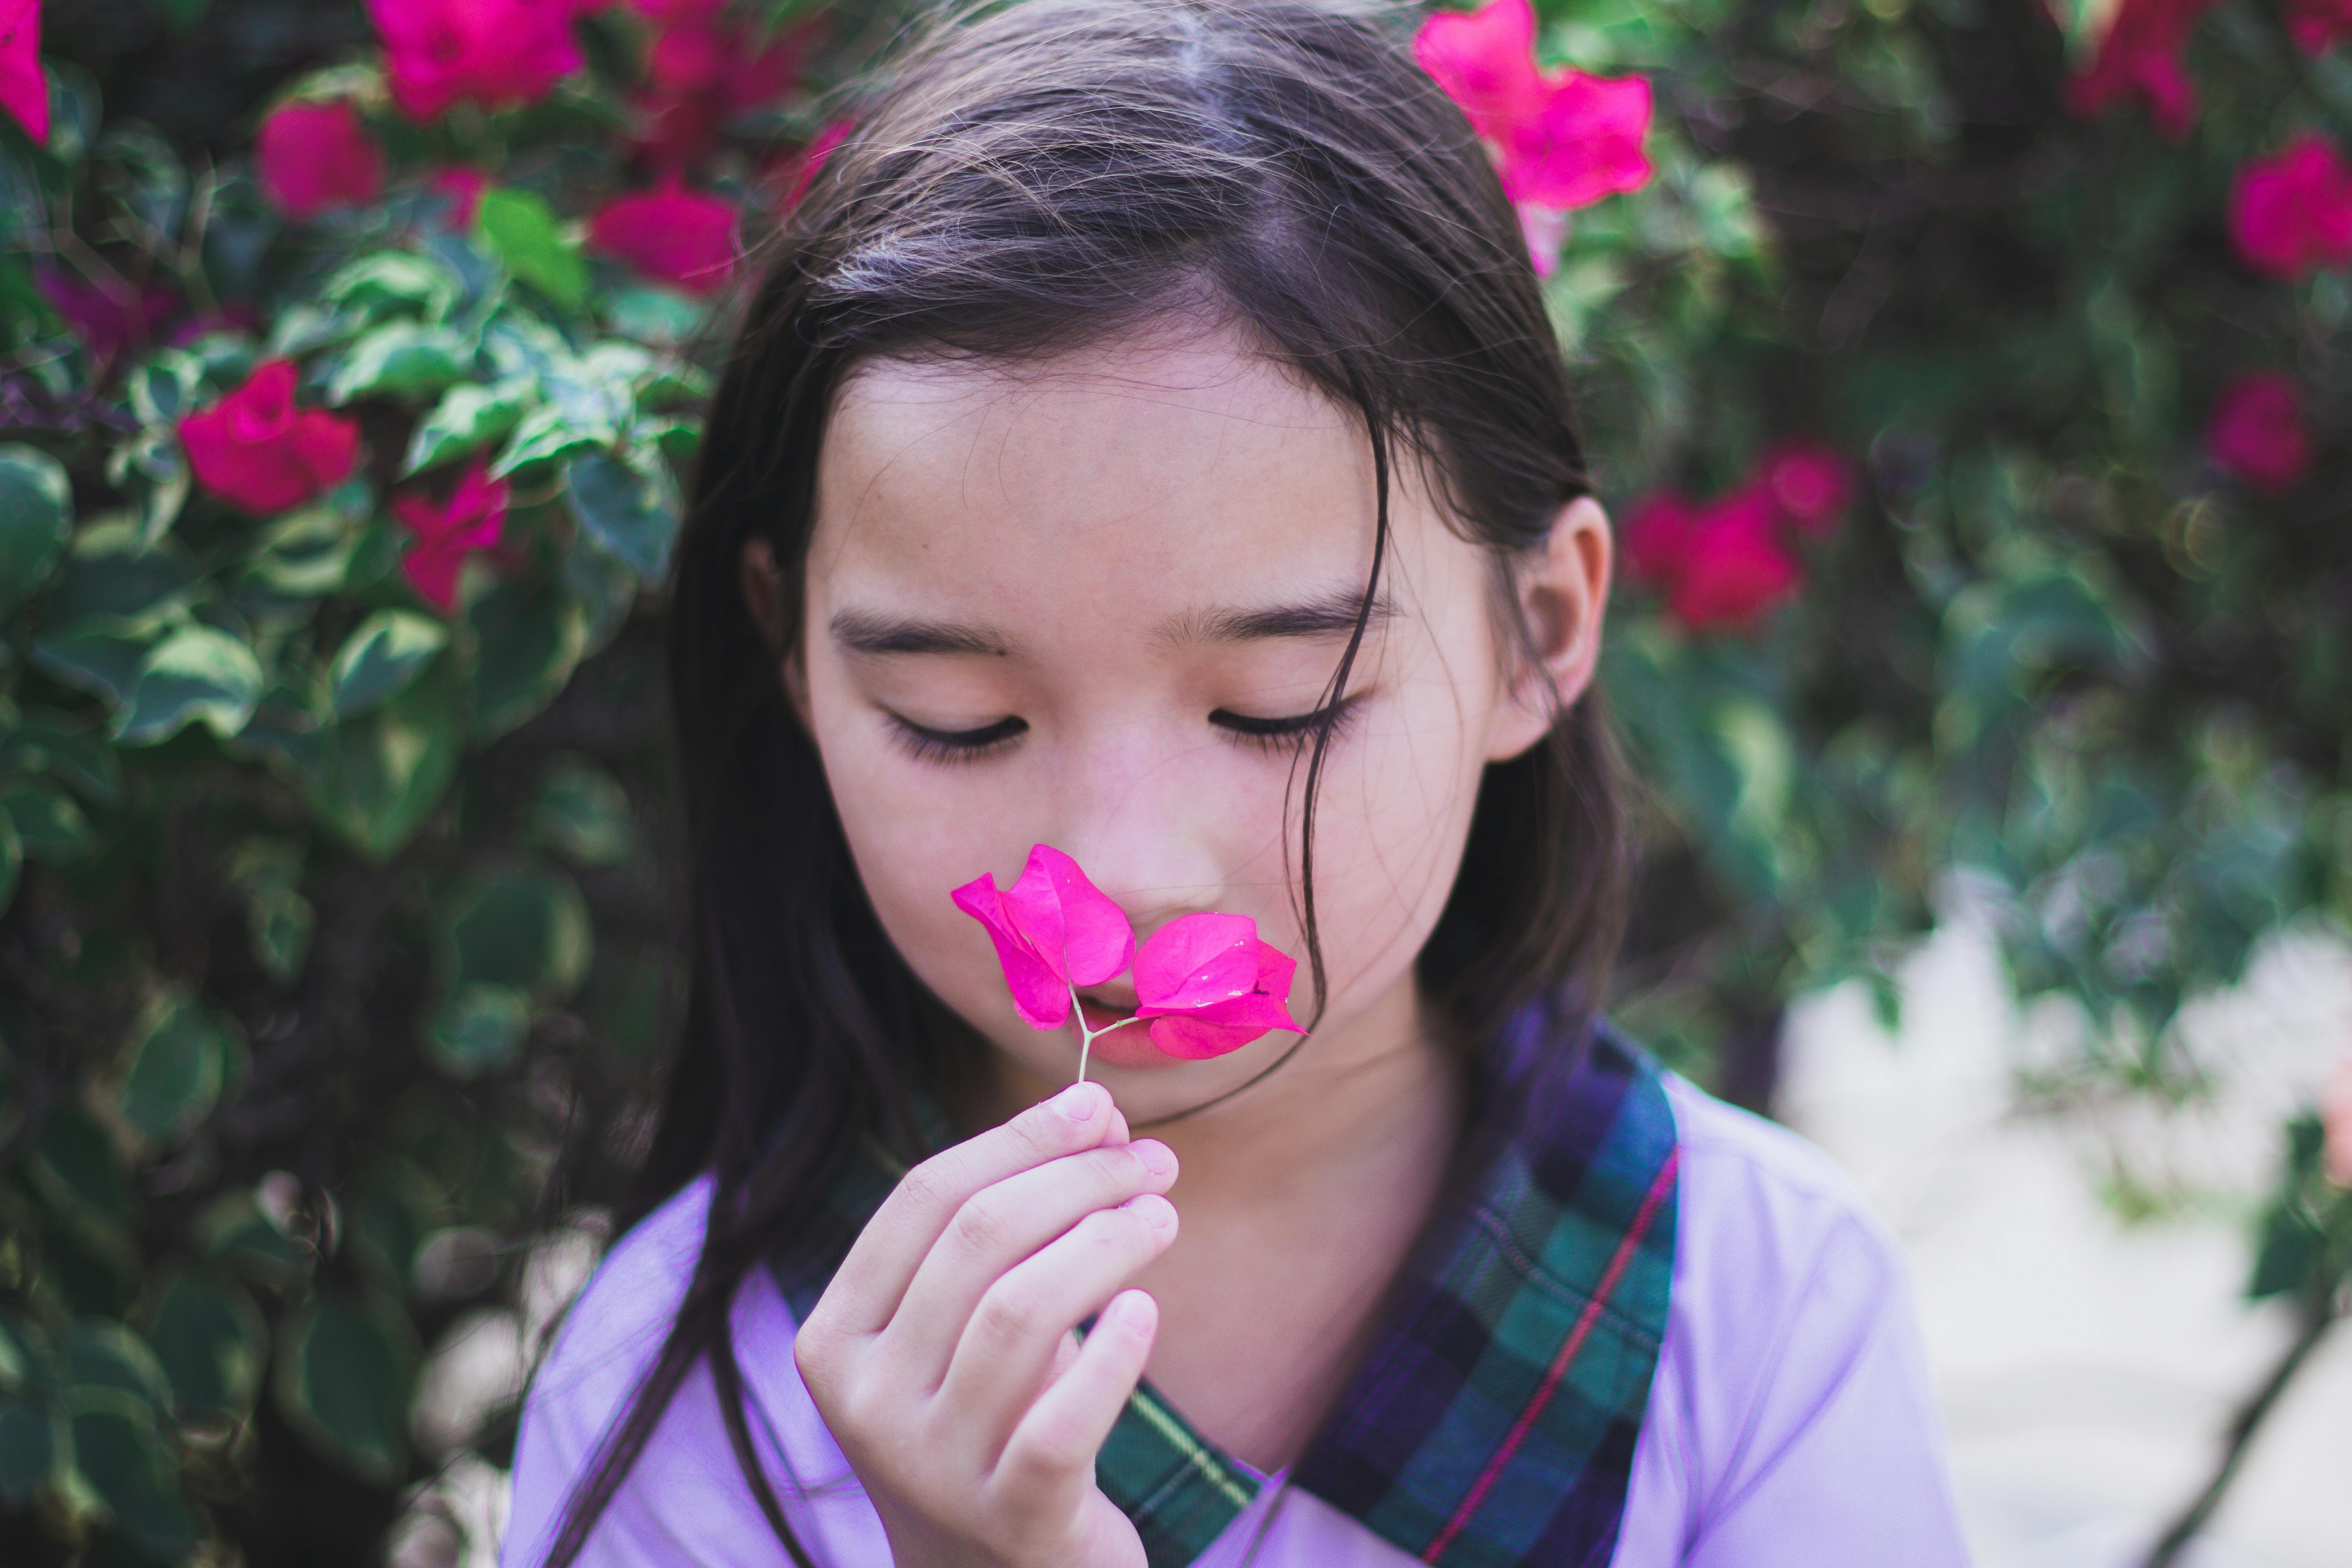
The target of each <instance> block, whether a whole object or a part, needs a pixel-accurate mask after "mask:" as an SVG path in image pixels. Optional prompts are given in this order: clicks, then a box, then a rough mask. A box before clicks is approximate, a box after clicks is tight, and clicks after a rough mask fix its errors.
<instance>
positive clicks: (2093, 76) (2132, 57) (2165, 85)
mask: <svg viewBox="0 0 2352 1568" xmlns="http://www.w3.org/2000/svg"><path fill="white" fill-rule="evenodd" d="M2213 3H2214V0H2123V4H2122V5H2119V6H2118V7H2116V14H2115V17H2114V19H2113V21H2111V22H2110V23H2109V24H2108V26H2107V31H2106V36H2105V37H2103V38H2101V39H2100V40H2099V45H2098V47H2097V49H2096V51H2095V53H2094V54H2093V55H2092V57H2091V63H2090V65H2089V67H2088V68H2085V69H2084V71H2083V72H2082V73H2081V74H2080V75H2078V76H2076V77H2075V78H2074V80H2073V81H2071V82H2069V83H2068V84H2067V102H2068V104H2069V105H2070V106H2071V107H2072V108H2073V109H2074V112H2075V113H2077V114H2080V115H2084V116H2085V117H2088V116H2092V115H2097V114H2103V113H2105V111H2106V110H2109V109H2111V108H2113V107H2114V106H2115V105H2116V103H2118V102H2120V101H2122V100H2125V99H2126V98H2135V97H2136V98H2138V99H2139V100H2142V101H2143V102H2145V103H2146V104H2147V112H2148V118H2149V119H2151V120H2153V121H2156V127H2157V129H2158V131H2160V132H2163V133H2164V134H2165V135H2167V136H2168V137H2170V138H2171V139H2172V140H2173V141H2176V142H2178V141H2179V140H2180V139H2181V138H2183V137H2185V136H2187V135H2188V134H2189V127H2190V126H2191V125H2193V124H2195V123H2196V121H2197V89H2196V88H2195V87H2194V86H2193V85H2192V84H2191V83H2190V81H2189V72H2188V69H2187V68H2185V67H2184V66H2183V65H2182V64H2181V56H2182V54H2183V52H2184V51H2186V50H2187V48H2188V47H2189V34H2190V33H2192V32H2194V31H2196V28H2197V19H2198V17H2200V16H2202V15H2203V14H2204V12H2205V10H2206V9H2207V7H2209V6H2210V5H2212V4H2213Z"/></svg>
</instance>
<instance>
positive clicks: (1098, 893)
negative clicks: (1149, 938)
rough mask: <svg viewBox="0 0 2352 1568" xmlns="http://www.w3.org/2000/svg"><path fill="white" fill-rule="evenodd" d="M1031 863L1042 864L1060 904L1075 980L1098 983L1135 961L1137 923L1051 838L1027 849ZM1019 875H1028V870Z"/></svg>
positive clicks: (1065, 955)
mask: <svg viewBox="0 0 2352 1568" xmlns="http://www.w3.org/2000/svg"><path fill="white" fill-rule="evenodd" d="M1029 864H1030V865H1031V866H1032V867H1037V868H1043V870H1044V872H1045V879H1046V880H1047V882H1048V883H1049V884H1050V885H1051V887H1052V888H1053V890H1054V897H1055V903H1056V904H1057V905H1058V906H1059V909H1060V913H1061V925H1062V949H1061V952H1062V959H1063V965H1062V967H1063V969H1064V970H1065V972H1066V973H1067V974H1068V976H1069V978H1070V980H1071V981H1072V982H1073V983H1074V984H1079V985H1099V984H1102V983H1103V982H1104V981H1106V980H1108V979H1109V978H1110V977H1111V976H1112V975H1114V974H1118V973H1121V972H1122V971H1124V970H1125V969H1126V968H1127V966H1128V965H1129V963H1133V962H1134V961H1135V927H1134V926H1132V925H1130V924H1129V922H1128V919H1127V911H1126V910H1122V909H1120V908H1119V907H1118V904H1116V903H1114V902H1113V901H1112V900H1111V898H1110V895H1109V894H1108V893H1105V892H1104V891H1103V890H1102V889H1099V888H1097V887H1096V886H1095V885H1094V883H1093V882H1092V881H1090V880H1088V879H1087V874H1086V873H1085V872H1084V871H1082V870H1080V869H1079V868H1078V863H1077V862H1076V860H1073V859H1071V858H1069V857H1068V856H1067V855H1065V854H1063V853H1062V852H1061V851H1060V850H1058V849H1056V848H1055V847H1053V846H1052V845H1050V844H1040V845H1037V846H1036V847H1034V848H1032V849H1031V850H1030V851H1029ZM1021 879H1022V880H1023V881H1024V882H1026V881H1027V880H1028V879H1029V874H1028V872H1027V871H1024V872H1023V873H1022V877H1021Z"/></svg>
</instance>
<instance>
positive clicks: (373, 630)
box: [329, 610, 449, 719]
mask: <svg viewBox="0 0 2352 1568" xmlns="http://www.w3.org/2000/svg"><path fill="white" fill-rule="evenodd" d="M448 642H449V628H448V627H447V626H444V625H443V624H442V623H441V622H439V621H436V620H435V619H433V618H432V617H431V616H420V615H418V614H417V613H416V612H415V611H414V610H378V611H377V612H376V613H375V614H374V615H372V616H369V617H368V618H367V619H366V620H364V621H362V622H361V623H360V624H359V627H358V629H357V630H355V631H353V632H352V635H351V636H350V637H346V638H344V639H343V646H342V648H341V651H339V652H338V653H337V654H336V655H335V662H334V666H333V668H332V669H331V671H330V672H329V679H331V681H332V682H333V689H334V702H335V716H336V717H337V718H339V719H349V718H351V717H352V716H353V715H354V714H358V713H364V712H366V711H367V710H369V709H371V708H373V707H374V706H375V705H376V704H377V703H379V702H382V701H383V700H386V699H387V698H390V697H392V696H393V695H394V694H395V693H397V692H400V691H403V690H404V689H407V687H408V684H409V682H411V681H413V680H415V679H416V678H417V677H418V676H419V675H422V674H423V673H424V672H425V666H426V665H428V664H431V663H432V662H433V659H434V658H435V656H436V655H437V654H439V653H440V651H441V650H442V649H443V648H444V647H447V646H448Z"/></svg>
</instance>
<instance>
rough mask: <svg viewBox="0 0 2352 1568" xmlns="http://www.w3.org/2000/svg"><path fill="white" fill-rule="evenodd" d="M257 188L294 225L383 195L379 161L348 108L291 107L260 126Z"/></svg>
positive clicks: (327, 105)
mask: <svg viewBox="0 0 2352 1568" xmlns="http://www.w3.org/2000/svg"><path fill="white" fill-rule="evenodd" d="M255 155H256V159H257V162H258V163H259V164H260V168H261V188H262V189H263V190H264V191H265V192H267V193H268V196H269V199H270V200H271V201H272V202H275V203H276V204H277V205H278V208H279V210H280V211H282V212H284V213H285V215H286V216H288V217H290V218H292V219H294V220H295V221H296V222H298V223H299V222H301V221H304V220H306V219H309V218H312V217H316V216H318V215H319V214H320V213H322V212H325V211H326V210H327V209H328V208H329V207H341V206H360V205H364V204H366V203H368V202H372V201H373V200H375V198H376V197H377V196H378V195H381V194H382V193H383V158H382V157H381V156H380V155H379V154H378V153H377V152H376V147H375V142H374V141H373V139H372V138H371V137H370V136H369V135H368V133H367V128H366V127H365V126H363V125H362V124H361V123H360V117H359V115H358V114H357V113H356V112H354V111H353V110H352V106H351V105H350V104H348V103H342V102H336V103H289V104H286V105H284V106H283V107H282V108H279V109H276V110H272V111H271V112H270V116H269V118H268V120H265V121H262V123H261V138H260V141H259V143H258V145H257V148H256V154H255Z"/></svg>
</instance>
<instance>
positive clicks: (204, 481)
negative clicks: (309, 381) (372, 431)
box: [180, 359, 360, 515]
mask: <svg viewBox="0 0 2352 1568" xmlns="http://www.w3.org/2000/svg"><path fill="white" fill-rule="evenodd" d="M297 380H298V377H297V375H296V373H295V369H294V362H293V361H292V360H287V359H273V360H265V361H264V362H263V363H260V364H258V365H257V366H255V367H254V371H253V374H251V375H249V376H247V378H246V380H245V384H243V385H241V386H239V387H238V388H236V391H234V392H231V393H230V394H229V395H227V396H226V397H224V398H222V399H221V400H220V401H219V402H218V403H215V404H214V405H212V406H211V407H209V408H206V409H204V410H201V411H200V412H198V413H194V414H191V415H188V416H185V417H184V418H183V419H182V420H181V421H180V444H181V446H183V447H185V448H186V449H187V453H188V466H189V468H192V469H193V470H194V473H195V478H196V483H198V484H200V485H202V486H204V488H205V489H207V490H210V491H211V492H212V493H213V494H215V495H216V496H219V497H220V498H221V499H222V500H226V501H230V502H233V503H235V504H236V505H237V506H241V507H243V508H244V509H245V510H247V511H251V512H257V513H261V514H264V515H267V514H268V513H271V512H278V511H284V510H287V509H288V508H289V507H295V506H299V505H300V504H301V503H302V502H304V501H306V500H310V498H311V497H313V496H315V495H318V494H320V493H321V492H323V491H325V490H327V489H330V488H331V487H333V486H335V485H338V484H341V482H342V481H343V479H344V477H345V476H346V475H348V474H350V472H351V471H352V461H353V460H354V459H355V458H357V457H358V456H359V447H360V426H359V421H358V420H356V419H350V418H346V417H344V416H341V415H337V414H329V413H327V412H325V411H324V410H322V409H317V408H299V407H297V406H296V405H295V402H294V392H295V385H296V383H297Z"/></svg>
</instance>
